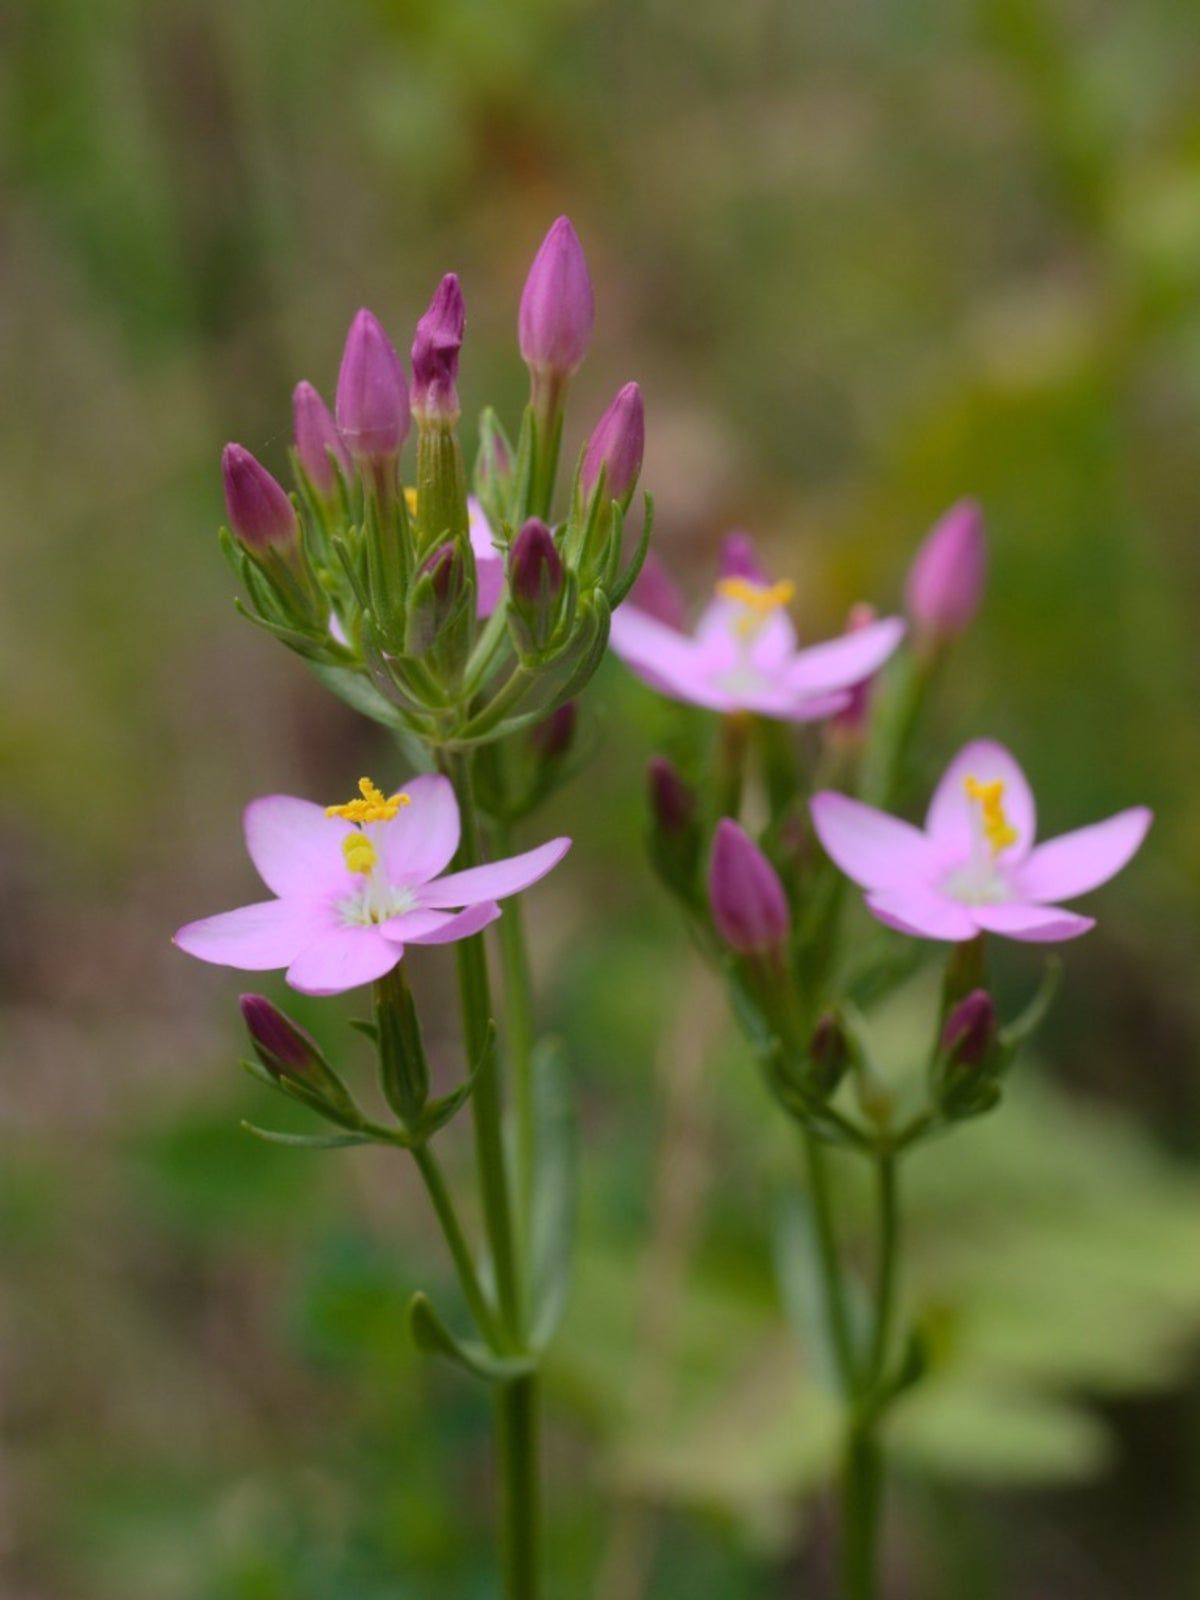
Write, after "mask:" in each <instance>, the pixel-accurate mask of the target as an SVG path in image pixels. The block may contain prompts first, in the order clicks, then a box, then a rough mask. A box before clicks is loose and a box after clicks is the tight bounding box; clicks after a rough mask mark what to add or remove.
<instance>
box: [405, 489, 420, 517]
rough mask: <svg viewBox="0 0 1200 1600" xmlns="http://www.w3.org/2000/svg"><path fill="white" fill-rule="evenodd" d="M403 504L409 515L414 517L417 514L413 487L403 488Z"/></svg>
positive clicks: (415, 492) (415, 494) (415, 493)
mask: <svg viewBox="0 0 1200 1600" xmlns="http://www.w3.org/2000/svg"><path fill="white" fill-rule="evenodd" d="M404 504H405V507H406V509H407V511H408V514H409V516H410V517H415V516H416V514H417V491H416V490H415V489H405V491H404Z"/></svg>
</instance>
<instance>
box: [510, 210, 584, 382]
mask: <svg viewBox="0 0 1200 1600" xmlns="http://www.w3.org/2000/svg"><path fill="white" fill-rule="evenodd" d="M594 315H595V305H594V301H593V296H592V280H591V278H590V277H589V276H588V269H587V261H586V259H585V258H584V254H583V246H582V245H581V244H580V242H579V236H578V235H577V234H576V232H575V229H574V228H573V227H572V226H571V224H570V221H569V220H568V219H567V218H566V217H559V219H558V221H557V222H555V223H554V224H553V226H552V227H551V229H550V231H549V233H548V234H547V235H546V237H545V238H544V239H543V240H542V243H541V247H540V248H539V250H538V253H537V255H536V256H535V257H534V258H533V265H532V266H531V267H530V269H529V276H528V277H527V278H526V280H525V288H524V289H523V291H522V293H521V310H520V314H519V316H518V319H517V338H518V342H519V343H520V346H521V359H522V360H523V361H524V362H525V364H526V366H527V367H529V368H530V369H531V370H532V371H533V372H534V373H535V374H537V373H543V374H545V375H547V376H548V377H551V378H556V379H565V378H569V377H570V376H571V375H572V373H574V372H576V371H577V370H578V368H579V365H580V363H581V362H582V360H583V358H584V356H585V355H586V354H587V348H588V344H589V342H590V341H591V337H592V320H593V317H594Z"/></svg>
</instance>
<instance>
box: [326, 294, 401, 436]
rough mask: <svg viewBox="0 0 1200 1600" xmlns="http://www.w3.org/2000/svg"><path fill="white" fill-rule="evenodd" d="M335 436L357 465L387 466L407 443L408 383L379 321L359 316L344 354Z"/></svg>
mask: <svg viewBox="0 0 1200 1600" xmlns="http://www.w3.org/2000/svg"><path fill="white" fill-rule="evenodd" d="M335 411H336V415H337V427H338V432H339V433H340V434H341V436H342V438H343V439H344V440H345V442H346V448H347V449H348V450H349V451H350V454H351V455H352V456H353V457H354V459H355V460H356V461H366V462H376V461H387V460H389V459H390V458H391V457H392V456H395V455H397V454H398V453H399V451H400V449H401V446H402V445H403V444H404V441H405V439H407V438H408V429H409V415H408V384H407V382H406V380H405V377H404V367H403V365H402V364H401V361H400V357H399V356H398V355H397V354H396V352H395V350H394V349H393V347H392V342H391V340H390V339H389V338H388V336H387V334H386V333H384V331H383V329H382V327H381V326H380V324H379V321H378V319H377V318H375V317H373V316H372V315H371V313H370V312H369V311H360V312H359V313H358V315H357V316H356V317H355V318H354V321H353V322H352V323H351V324H350V332H349V333H348V334H347V335H346V348H345V350H344V351H343V352H342V365H341V370H340V371H339V372H338V381H337V398H336V402H335Z"/></svg>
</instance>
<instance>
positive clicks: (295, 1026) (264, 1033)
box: [238, 994, 327, 1088]
mask: <svg viewBox="0 0 1200 1600" xmlns="http://www.w3.org/2000/svg"><path fill="white" fill-rule="evenodd" d="M238 1004H239V1005H240V1006H241V1008H242V1020H243V1022H244V1023H245V1024H246V1031H247V1032H248V1033H249V1035H250V1042H251V1044H252V1045H253V1046H254V1053H255V1055H256V1056H257V1057H258V1059H259V1060H260V1061H261V1062H262V1064H263V1066H264V1067H266V1069H267V1071H268V1072H269V1073H270V1074H271V1076H272V1077H273V1078H292V1079H294V1080H296V1081H297V1082H299V1083H303V1084H307V1085H308V1087H309V1088H318V1087H320V1085H321V1084H322V1082H323V1081H324V1074H325V1072H326V1070H327V1069H326V1066H325V1058H324V1056H323V1055H322V1054H321V1049H320V1046H319V1045H318V1044H317V1042H316V1040H315V1039H314V1038H313V1037H312V1035H311V1034H310V1033H307V1032H306V1031H305V1030H304V1029H303V1028H302V1027H301V1026H300V1025H299V1023H296V1022H293V1021H292V1020H291V1018H290V1017H285V1016H284V1014H283V1012H282V1011H280V1010H279V1008H278V1006H274V1005H272V1004H271V1002H270V1001H269V1000H268V999H267V998H266V997H265V996H264V995H261V994H244V995H242V997H241V999H240V1000H239V1002H238Z"/></svg>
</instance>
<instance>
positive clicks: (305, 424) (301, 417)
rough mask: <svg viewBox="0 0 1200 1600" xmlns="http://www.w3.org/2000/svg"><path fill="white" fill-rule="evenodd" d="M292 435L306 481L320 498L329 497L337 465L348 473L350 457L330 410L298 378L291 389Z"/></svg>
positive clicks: (333, 485)
mask: <svg viewBox="0 0 1200 1600" xmlns="http://www.w3.org/2000/svg"><path fill="white" fill-rule="evenodd" d="M292 438H293V441H294V443H295V446H296V455H297V457H298V458H299V461H300V465H301V466H302V467H303V468H304V471H305V473H306V475H307V477H308V481H309V482H310V483H311V484H312V486H313V488H314V489H315V490H316V492H317V494H319V495H320V497H321V499H322V500H325V501H329V500H332V499H333V497H334V494H335V493H336V490H337V472H338V469H339V468H340V469H341V472H342V473H343V475H344V476H346V477H349V476H350V457H349V455H348V454H347V452H346V446H345V445H344V444H343V443H342V437H341V435H340V434H339V433H338V431H337V427H336V425H335V423H334V420H333V413H332V412H331V411H330V409H329V407H328V406H327V405H326V404H325V402H324V400H322V399H321V396H320V395H319V394H318V393H317V391H316V390H315V389H314V388H313V386H312V384H311V383H306V382H303V381H302V382H300V383H298V384H297V385H296V387H295V388H294V389H293V390H292Z"/></svg>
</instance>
